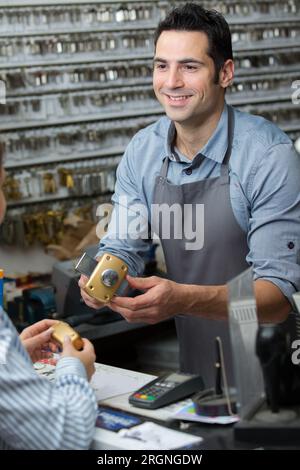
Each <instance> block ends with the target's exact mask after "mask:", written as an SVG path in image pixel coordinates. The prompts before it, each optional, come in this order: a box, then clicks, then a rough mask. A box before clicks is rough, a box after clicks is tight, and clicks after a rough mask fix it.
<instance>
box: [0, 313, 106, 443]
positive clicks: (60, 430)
mask: <svg viewBox="0 0 300 470" xmlns="http://www.w3.org/2000/svg"><path fill="white" fill-rule="evenodd" d="M96 413H97V402H96V398H95V395H94V392H93V390H92V388H91V387H90V385H89V383H88V382H87V380H86V374H85V369H84V367H83V365H82V364H81V362H80V361H79V360H78V359H76V358H71V357H68V358H63V359H61V360H60V361H59V362H58V366H57V372H56V380H55V382H49V381H48V380H47V379H46V378H44V377H41V376H39V375H38V374H37V373H36V372H35V370H34V368H33V366H32V364H31V361H30V358H29V356H28V354H27V352H26V351H25V349H24V348H23V346H22V344H21V342H20V341H19V338H18V335H17V332H16V330H15V328H14V327H13V325H12V324H11V322H10V320H9V319H8V317H7V315H6V314H5V313H4V312H3V311H1V310H0V449H1V448H2V449H4V448H13V449H88V448H89V446H90V444H91V441H92V438H93V434H94V427H95V421H96Z"/></svg>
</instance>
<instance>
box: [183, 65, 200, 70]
mask: <svg viewBox="0 0 300 470" xmlns="http://www.w3.org/2000/svg"><path fill="white" fill-rule="evenodd" d="M184 68H185V69H186V70H197V67H196V66H195V65H185V66H184Z"/></svg>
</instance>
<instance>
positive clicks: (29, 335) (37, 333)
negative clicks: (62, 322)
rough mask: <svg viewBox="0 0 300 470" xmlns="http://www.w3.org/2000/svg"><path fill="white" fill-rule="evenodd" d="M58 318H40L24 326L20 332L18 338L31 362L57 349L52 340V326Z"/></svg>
mask: <svg viewBox="0 0 300 470" xmlns="http://www.w3.org/2000/svg"><path fill="white" fill-rule="evenodd" d="M57 322H58V320H41V321H39V322H37V323H34V324H33V325H31V326H28V327H27V328H25V329H24V330H23V331H22V333H21V334H20V336H19V337H20V340H21V342H22V344H23V346H24V348H25V349H26V350H27V352H28V354H29V356H30V358H31V360H32V362H36V361H40V360H41V359H46V358H48V357H51V356H52V352H54V351H56V350H57V345H56V343H55V342H54V341H53V340H52V338H51V335H52V333H53V331H54V330H53V326H54V325H55V324H56V323H57Z"/></svg>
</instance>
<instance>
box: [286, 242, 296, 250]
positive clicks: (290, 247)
mask: <svg viewBox="0 0 300 470" xmlns="http://www.w3.org/2000/svg"><path fill="white" fill-rule="evenodd" d="M287 246H288V248H289V249H290V250H292V249H293V248H295V243H294V242H288V244H287Z"/></svg>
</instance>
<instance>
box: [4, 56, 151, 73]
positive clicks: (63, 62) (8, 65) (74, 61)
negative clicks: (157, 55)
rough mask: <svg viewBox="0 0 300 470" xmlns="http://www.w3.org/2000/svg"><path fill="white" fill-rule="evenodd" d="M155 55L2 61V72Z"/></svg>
mask: <svg viewBox="0 0 300 470" xmlns="http://www.w3.org/2000/svg"><path fill="white" fill-rule="evenodd" d="M97 54H99V57H96V58H95V55H97ZM88 55H91V57H90V58H87V56H88ZM152 58H153V54H152V53H151V52H140V53H138V54H136V55H133V54H123V55H117V54H116V55H105V54H101V53H100V52H97V53H96V52H95V53H94V54H85V53H82V54H76V58H71V59H70V58H67V57H66V56H64V57H61V58H60V59H58V58H57V55H56V56H55V58H53V59H51V58H49V57H48V58H46V59H45V60H36V61H32V60H31V61H27V62H20V61H18V62H16V63H13V62H7V63H5V62H4V63H1V61H0V71H1V70H3V69H6V70H10V69H16V68H17V69H22V68H28V67H48V66H49V67H50V66H53V65H57V66H62V65H77V64H80V65H83V64H97V63H99V64H102V63H107V62H114V61H115V62H118V61H120V60H130V61H131V60H136V59H152Z"/></svg>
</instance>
